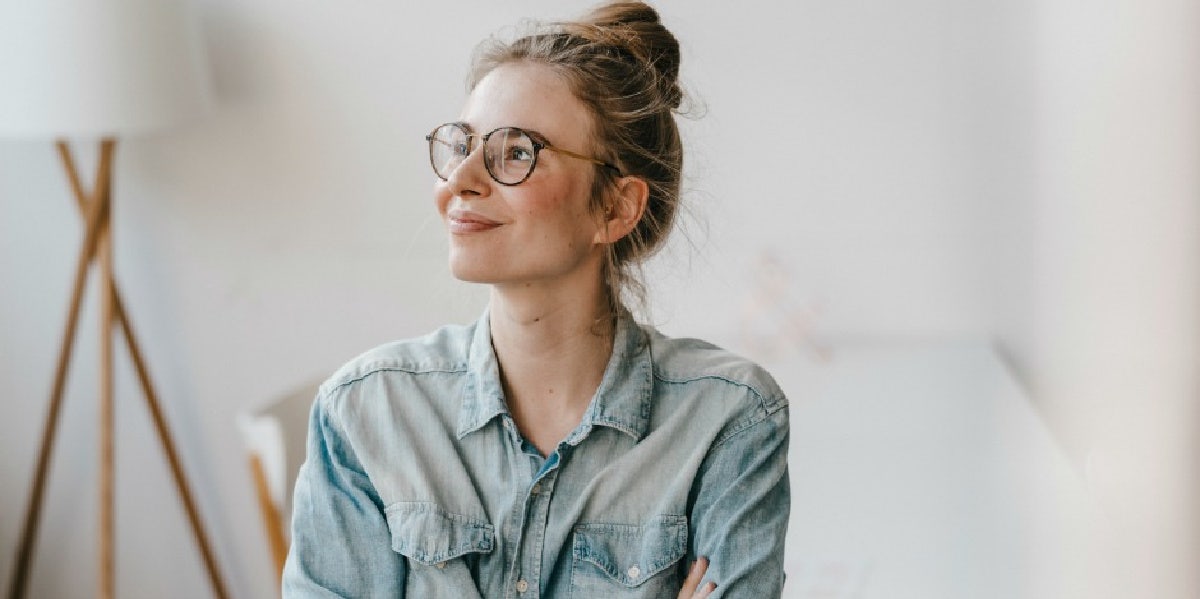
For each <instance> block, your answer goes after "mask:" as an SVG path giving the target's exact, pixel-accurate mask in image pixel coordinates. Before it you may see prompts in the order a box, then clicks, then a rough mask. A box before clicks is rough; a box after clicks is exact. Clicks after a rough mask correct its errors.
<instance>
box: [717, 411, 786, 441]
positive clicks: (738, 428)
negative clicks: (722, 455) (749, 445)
mask: <svg viewBox="0 0 1200 599" xmlns="http://www.w3.org/2000/svg"><path fill="white" fill-rule="evenodd" d="M785 407H786V406H785ZM780 409H782V408H780ZM778 411H779V409H776V410H774V411H772V412H766V413H764V414H762V417H760V418H754V417H751V418H744V419H742V420H741V421H739V422H737V423H735V425H734V426H733V428H732V429H731V430H729V431H728V432H726V433H725V434H723V435H721V436H719V437H717V438H716V439H715V440H713V443H712V446H711V449H716V448H718V447H720V446H721V445H724V444H725V442H726V441H729V440H730V439H732V438H734V437H736V436H738V435H739V434H741V433H743V432H745V431H747V430H749V429H751V428H754V427H755V426H757V425H760V424H762V423H764V422H766V421H768V420H770V419H771V417H772V416H774V415H775V413H776V412H778Z"/></svg>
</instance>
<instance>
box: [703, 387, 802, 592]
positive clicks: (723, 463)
mask: <svg viewBox="0 0 1200 599" xmlns="http://www.w3.org/2000/svg"><path fill="white" fill-rule="evenodd" d="M735 426H740V427H741V428H738V429H735V430H733V431H732V432H729V433H726V434H725V436H723V437H721V438H719V440H718V441H717V442H716V443H715V444H714V445H713V447H712V448H711V449H710V450H709V454H708V456H707V457H706V458H705V460H704V463H703V464H702V465H701V467H700V471H699V472H698V473H697V486H696V487H695V488H696V491H695V497H696V499H695V502H694V503H693V507H692V534H693V536H692V538H693V545H692V547H693V549H694V551H695V552H696V556H702V557H707V558H708V560H709V566H708V572H707V573H706V574H705V577H704V580H705V581H712V582H715V583H716V584H717V590H716V592H715V593H713V594H712V595H711V597H712V599H717V598H720V597H726V598H734V597H738V598H741V597H754V598H761V597H779V596H780V595H781V593H782V592H783V578H784V575H783V545H784V539H785V537H786V536H787V525H788V516H789V514H790V512H791V492H790V489H789V486H788V468H787V454H788V433H789V424H788V409H787V406H786V403H781V405H779V407H778V408H777V409H776V410H775V411H774V412H771V413H763V415H762V417H761V419H759V420H757V421H755V422H752V423H747V422H742V423H740V424H738V425H735Z"/></svg>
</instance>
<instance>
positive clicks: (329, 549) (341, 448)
mask: <svg viewBox="0 0 1200 599" xmlns="http://www.w3.org/2000/svg"><path fill="white" fill-rule="evenodd" d="M326 400H327V398H326V397H324V396H323V395H319V396H318V397H317V401H316V402H315V403H314V404H313V409H312V413H311V415H310V417H309V430H308V444H307V450H306V452H307V455H306V458H305V461H304V464H303V465H302V466H301V467H300V473H299V476H298V477H297V480H296V490H295V494H294V495H293V499H292V544H291V548H290V550H289V552H288V557H287V562H286V564H285V566H284V570H283V596H284V597H285V598H308V597H398V598H401V599H403V597H404V581H405V577H406V576H407V566H406V564H405V562H404V558H403V557H402V556H401V555H400V554H398V553H396V552H394V551H392V548H391V534H390V532H389V530H388V526H387V520H386V518H385V516H384V512H383V506H382V502H381V500H380V498H379V495H378V493H377V492H376V491H375V487H374V486H373V485H372V484H371V481H370V479H369V478H368V477H367V475H366V473H365V472H364V470H363V466H362V464H361V463H360V462H359V460H358V458H357V457H356V456H355V453H354V449H353V448H352V447H351V444H350V443H349V441H348V440H347V439H346V435H345V432H344V430H343V429H342V428H341V426H340V425H339V423H338V422H337V420H336V414H331V413H330V410H329V405H328V402H327V401H326Z"/></svg>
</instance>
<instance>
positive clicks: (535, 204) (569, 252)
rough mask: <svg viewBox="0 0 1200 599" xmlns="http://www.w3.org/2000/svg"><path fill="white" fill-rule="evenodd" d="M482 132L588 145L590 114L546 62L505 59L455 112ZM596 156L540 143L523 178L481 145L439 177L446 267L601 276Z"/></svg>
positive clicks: (527, 279) (469, 272)
mask: <svg viewBox="0 0 1200 599" xmlns="http://www.w3.org/2000/svg"><path fill="white" fill-rule="evenodd" d="M459 120H460V121H461V122H462V123H464V124H465V125H466V126H467V127H468V128H469V130H470V131H471V132H472V133H473V134H475V135H477V136H482V135H484V134H486V133H488V132H490V131H492V130H493V129H496V128H498V127H519V128H521V129H525V130H527V131H532V132H536V133H538V134H540V135H541V136H542V137H543V138H544V139H545V140H546V141H547V142H548V143H550V144H552V145H554V146H556V147H560V148H563V149H565V150H568V151H572V152H577V153H580V154H584V155H591V154H592V152H591V144H590V139H589V136H590V131H591V117H590V115H589V114H588V111H587V109H586V107H585V106H584V105H583V104H582V103H581V102H580V101H579V100H578V99H577V98H576V97H575V95H574V94H573V93H572V92H571V90H570V89H569V88H568V87H567V85H566V83H565V82H563V81H562V80H561V79H559V77H558V76H557V75H556V74H555V73H554V72H553V71H552V70H551V69H549V68H548V67H545V66H542V65H534V64H524V63H519V64H508V65H503V66H500V67H498V68H496V69H495V70H493V71H492V72H490V73H488V74H487V75H486V76H485V77H484V78H483V80H481V81H480V82H479V84H478V85H476V86H475V90H474V91H473V92H472V93H471V96H470V97H469V98H468V99H467V103H466V106H465V107H464V108H463V111H462V114H461V117H460V119H459ZM593 170H594V166H593V165H592V164H591V163H589V162H587V161H586V160H579V159H577V158H572V157H569V156H565V155H562V154H559V153H557V152H555V151H553V150H542V151H541V152H540V153H539V154H538V157H537V166H536V167H535V168H534V170H533V173H532V174H531V175H530V176H529V178H528V179H526V180H525V181H524V182H523V183H521V184H519V185H515V186H506V185H501V184H499V183H497V182H496V181H495V180H493V179H492V178H491V176H490V175H488V172H487V169H486V167H485V166H484V162H483V151H482V148H480V147H479V146H478V141H477V142H476V146H475V149H474V151H473V152H472V153H471V154H470V155H469V156H468V157H467V158H466V160H464V161H463V162H462V164H460V165H459V166H458V167H457V168H455V169H454V170H453V171H452V172H450V173H448V174H447V180H446V181H441V180H439V181H438V182H437V184H436V185H435V187H434V199H435V201H436V202H437V208H438V212H439V213H440V214H441V215H442V220H443V221H444V222H445V224H446V228H447V231H448V232H449V235H450V270H451V271H452V272H453V273H454V276H455V277H457V278H459V279H462V280H464V281H473V282H479V283H491V284H494V285H512V284H516V285H524V286H530V285H545V284H551V285H553V284H560V283H564V282H568V283H569V282H570V281H589V280H592V281H594V280H598V278H599V273H600V265H601V259H602V256H603V253H602V252H603V247H602V245H601V243H600V241H601V239H602V237H601V235H600V228H601V221H600V220H598V219H597V218H595V216H594V215H592V214H591V212H590V210H589V196H590V192H591V186H592V177H593Z"/></svg>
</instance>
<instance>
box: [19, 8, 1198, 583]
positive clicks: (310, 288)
mask: <svg viewBox="0 0 1200 599" xmlns="http://www.w3.org/2000/svg"><path fill="white" fill-rule="evenodd" d="M590 4H591V3H590V2H586V1H578V0H571V1H569V2H567V1H561V2H549V1H544V0H541V1H535V0H513V1H510V2H505V3H494V2H481V1H478V0H460V1H459V2H453V3H436V2H381V1H376V0H363V1H360V2H354V3H336V4H335V3H325V2H311V1H307V0H301V1H290V2H282V1H278V0H256V1H253V2H235V1H233V0H197V1H196V2H195V3H194V8H195V16H196V24H197V27H198V31H199V34H200V38H201V39H202V40H203V42H204V46H205V48H206V54H205V56H206V60H207V62H208V70H209V72H210V74H211V79H212V86H213V90H214V101H213V105H212V110H211V111H210V112H209V113H208V114H207V115H206V116H204V117H202V118H200V119H197V120H195V121H193V122H190V123H188V124H186V125H185V126H183V127H180V128H177V129H174V130H171V131H167V132H163V133H161V134H155V135H151V136H146V137H139V138H131V139H128V140H123V141H122V142H121V145H120V146H119V147H118V153H117V158H116V167H115V168H116V176H115V181H116V187H115V188H114V201H115V212H114V215H113V218H114V225H113V226H114V233H113V235H114V243H115V251H116V263H117V278H118V280H119V282H120V284H121V286H122V288H123V291H124V297H125V301H126V303H127V307H128V309H129V312H130V315H131V317H132V320H133V324H134V327H135V328H136V330H137V331H138V333H139V336H140V341H141V343H142V347H143V350H144V351H145V352H146V354H147V359H148V362H149V367H150V370H151V373H152V375H153V377H154V379H155V383H156V385H157V387H158V390H159V394H160V395H161V397H162V401H163V403H164V409H165V411H166V413H167V414H166V415H167V418H168V420H169V422H170V424H171V426H172V428H173V430H174V432H175V435H176V440H177V442H178V443H179V446H180V450H181V453H182V457H183V461H184V464H185V466H186V468H187V469H188V474H189V476H190V477H191V479H192V483H193V486H194V487H195V491H196V493H197V500H198V503H199V507H200V510H201V512H202V514H203V515H204V518H205V520H206V523H207V524H208V527H209V529H210V534H211V535H212V538H213V542H214V546H215V549H216V552H217V558H218V561H219V562H220V563H221V565H222V568H223V570H224V572H225V575H226V577H227V578H228V583H229V586H230V589H231V591H232V593H233V594H234V595H235V596H237V597H269V596H273V595H274V594H276V593H277V588H276V586H275V581H274V580H273V569H272V565H271V562H270V555H269V552H268V551H267V547H266V541H265V539H264V537H263V532H262V525H261V523H260V520H259V513H258V511H257V510H258V508H257V504H256V499H255V497H254V489H253V486H252V484H251V481H250V478H249V474H248V472H247V468H246V451H245V449H244V444H243V442H242V439H241V436H240V434H239V431H238V429H237V427H236V426H235V421H236V418H237V415H238V414H239V413H242V412H244V411H246V410H247V409H250V408H252V407H254V406H256V405H260V404H262V403H264V402H267V401H270V400H271V399H272V398H274V397H277V396H279V395H281V394H283V393H285V392H288V391H290V390H292V389H294V388H296V387H297V386H298V385H303V384H306V383H308V382H310V381H312V380H314V379H320V378H321V377H323V376H326V375H328V374H329V373H331V372H332V371H333V370H334V369H335V368H336V367H337V366H339V365H340V364H342V363H343V362H345V361H347V360H348V359H350V358H352V357H354V356H355V355H357V354H358V353H360V352H362V351H364V350H366V349H368V348H370V347H373V346H374V345H377V344H379V343H382V342H384V341H388V340H392V339H396V338H401V337H409V336H415V335H419V334H423V333H425V332H428V331H430V330H432V329H433V328H435V327H437V326H440V325H442V324H445V323H448V322H469V321H472V320H474V319H475V318H476V317H477V316H478V314H479V312H480V311H481V309H482V307H483V305H484V303H485V301H486V290H484V289H481V288H476V287H472V286H468V285H464V284H462V283H459V282H456V281H454V280H453V279H452V277H451V276H450V275H449V273H448V272H447V269H446V266H445V253H446V252H445V240H444V233H443V231H442V227H441V225H440V222H439V221H438V219H437V218H436V213H435V211H434V208H433V204H432V199H431V188H432V185H433V182H434V176H433V174H432V172H431V171H430V168H429V164H428V158H427V153H426V145H425V142H424V140H423V136H424V135H425V134H426V133H428V132H429V130H430V129H432V127H433V126H434V125H436V124H438V123H442V122H446V121H449V120H452V119H454V118H455V117H456V116H457V115H458V112H459V109H460V106H461V104H462V102H463V100H464V98H465V96H466V91H465V88H464V79H465V75H466V72H467V68H468V64H469V58H470V54H471V51H472V49H473V47H474V45H475V43H476V42H477V41H478V40H481V39H483V38H484V37H486V36H488V35H490V34H492V33H495V32H500V31H502V30H503V29H504V28H505V27H507V26H511V25H513V24H515V23H517V22H518V20H519V19H520V18H521V17H535V18H540V19H557V18H569V17H573V16H577V15H578V14H580V13H581V12H582V11H584V10H585V9H586V8H587V7H588V6H590ZM655 6H656V7H657V8H658V9H659V10H660V12H661V14H662V17H663V20H664V22H665V23H666V25H667V26H668V27H669V28H670V29H671V30H672V31H674V32H675V33H676V35H677V36H678V38H679V39H680V41H681V44H682V47H683V67H682V80H683V83H684V85H685V87H686V89H687V90H689V91H690V92H692V95H691V102H690V104H685V107H689V106H690V107H691V108H692V113H693V116H694V117H695V118H684V119H682V121H681V122H682V126H683V128H684V134H685V142H686V144H687V149H688V151H689V154H688V155H687V159H686V164H687V166H686V169H687V172H686V181H685V187H686V195H685V199H686V201H687V202H688V205H689V207H688V213H687V215H686V216H685V218H684V222H683V223H682V230H681V231H680V233H681V234H677V235H676V236H675V238H674V239H673V241H672V243H671V245H670V246H669V247H668V248H667V249H666V250H665V251H664V252H663V253H662V254H661V255H660V256H659V257H657V258H656V260H655V261H654V262H653V263H652V264H651V265H650V266H649V268H648V271H647V277H648V280H649V287H650V292H651V294H650V309H649V311H648V314H647V320H648V321H649V322H651V323H652V324H654V325H656V326H658V327H659V328H660V329H662V330H663V331H664V332H666V333H668V334H673V335H687V336H697V337H703V338H706V339H709V340H711V341H714V342H716V343H718V344H720V345H724V346H726V347H729V348H731V349H734V350H736V351H739V352H741V353H744V354H747V355H750V356H751V357H753V358H755V359H757V360H759V361H761V362H763V363H764V364H767V365H768V366H769V367H770V368H771V369H772V371H774V372H777V373H778V374H779V375H780V379H781V381H785V382H786V381H799V382H796V383H795V385H796V386H794V387H789V386H788V385H787V384H785V390H787V391H788V392H789V395H791V397H792V401H793V405H794V406H795V407H794V408H793V419H797V418H800V417H801V416H802V415H803V405H804V404H805V401H806V395H805V394H806V392H807V389H806V388H805V387H804V382H803V381H802V380H801V378H802V377H801V376H800V375H799V374H797V373H806V372H814V371H817V370H820V369H821V368H822V367H823V365H826V364H829V363H831V361H836V360H837V355H838V349H839V348H840V347H861V346H863V345H878V346H884V345H888V346H914V347H916V346H922V344H925V345H927V344H931V343H932V344H936V343H941V342H947V341H952V342H960V341H962V342H967V343H974V344H978V345H980V346H983V347H986V348H988V350H989V351H991V352H993V354H994V356H995V357H996V359H997V360H998V361H999V363H1001V364H1002V365H1003V366H1004V368H1005V371H1006V372H1007V373H1009V374H1010V375H1011V377H1012V380H1013V381H1015V384H1016V387H1017V388H1018V389H1019V392H1020V397H1022V398H1024V399H1025V400H1027V401H1028V403H1029V406H1030V407H1031V409H1032V412H1033V413H1034V414H1036V416H1037V418H1038V420H1039V422H1041V423H1043V424H1044V426H1045V429H1046V430H1047V431H1049V435H1050V438H1052V439H1053V444H1054V447H1055V448H1056V449H1055V450H1056V451H1058V452H1060V453H1061V456H1062V457H1063V460H1064V462H1065V463H1067V464H1069V468H1070V470H1071V472H1072V473H1073V474H1072V476H1077V477H1078V481H1079V482H1080V485H1081V487H1082V488H1083V489H1085V491H1086V494H1087V497H1088V502H1089V503H1090V504H1091V505H1093V507H1096V509H1097V511H1098V512H1099V513H1100V514H1101V516H1100V517H1099V518H1098V519H1097V521H1098V522H1099V526H1100V527H1101V530H1102V536H1103V537H1104V538H1105V539H1107V542H1109V543H1111V544H1112V545H1113V546H1114V547H1116V548H1118V549H1119V557H1117V558H1114V562H1113V563H1115V564H1117V565H1119V567H1115V566H1113V564H1108V566H1106V567H1096V568H1094V569H1091V570H1090V573H1089V576H1091V577H1092V582H1093V583H1094V584H1095V589H1099V590H1103V591H1107V592H1110V593H1111V594H1113V596H1130V597H1133V596H1137V597H1155V598H1158V599H1175V598H1179V599H1183V598H1185V597H1187V598H1190V597H1195V596H1196V593H1197V585H1196V578H1197V576H1198V575H1197V572H1196V570H1197V568H1196V564H1197V563H1200V562H1198V561H1197V558H1198V557H1200V555H1198V553H1197V551H1196V549H1197V544H1196V541H1197V536H1198V535H1197V532H1198V530H1200V529H1198V527H1197V525H1198V522H1197V518H1196V515H1197V514H1196V510H1195V506H1196V501H1197V498H1198V495H1197V492H1196V491H1197V477H1196V473H1197V468H1196V466H1197V459H1196V457H1197V444H1196V433H1197V430H1196V429H1197V424H1198V422H1200V420H1198V419H1197V417H1198V416H1200V414H1197V409H1196V408H1197V391H1198V384H1197V383H1198V378H1197V364H1198V362H1197V360H1198V358H1200V351H1198V344H1197V341H1198V339H1200V335H1198V333H1200V118H1198V115H1200V36H1197V34H1196V32H1197V29H1196V24H1197V23H1198V22H1200V5H1197V4H1196V3H1195V2H1190V1H1186V0H1107V1H1103V2H1082V1H1080V0H1038V1H1036V2H1035V1H1034V0H1015V1H1012V2H1002V3H996V2H983V1H977V0H967V1H963V0H903V1H899V2H897V1H882V0H848V1H843V2H834V3H827V2H826V3H819V2H807V1H800V2H766V1H759V0H742V1H740V2H713V3H696V2H686V1H683V0H662V1H660V2H657V3H655ZM0 93H3V91H0ZM78 141H79V142H82V143H76V144H75V149H76V151H77V152H79V157H80V158H81V167H82V171H83V172H84V173H91V172H92V170H93V169H94V167H95V158H96V155H95V152H94V144H93V143H92V142H93V141H94V140H78ZM78 240H79V225H78V219H77V216H76V214H75V209H74V206H73V204H72V201H71V198H70V191H69V188H68V186H67V184H66V180H65V178H64V177H63V175H62V170H61V165H60V164H59V162H58V159H57V156H56V155H55V152H54V147H53V144H51V143H49V142H44V141H43V142H35V141H13V140H0V387H2V388H3V389H4V393H3V398H2V399H0V405H2V406H3V407H4V409H5V411H4V417H3V418H0V557H2V558H4V560H3V563H2V564H0V568H2V569H0V583H4V584H7V580H8V577H9V576H10V574H11V573H10V571H9V569H10V561H11V560H10V558H11V555H12V554H13V552H14V549H13V547H14V546H15V544H16V542H17V537H18V535H19V529H20V523H21V519H22V517H23V516H22V514H23V510H24V506H25V501H26V494H27V489H28V486H29V477H30V476H31V472H32V469H33V463H34V460H35V454H36V448H37V443H38V439H39V436H40V432H41V425H42V420H43V415H44V413H45V409H46V399H45V398H46V397H47V395H48V393H49V386H50V382H51V378H52V373H53V368H54V360H55V355H56V352H57V346H58V340H59V335H60V331H61V328H62V326H63V321H64V315H65V313H66V306H67V299H68V295H69V286H70V283H71V280H70V273H71V268H72V264H73V260H74V258H75V253H76V252H77V247H78V243H79V241H78ZM95 298H96V295H95V292H94V290H93V291H91V292H90V293H89V295H88V296H87V302H86V303H85V310H84V313H83V320H82V321H81V327H82V328H81V333H80V339H79V341H78V345H79V348H78V351H79V352H80V353H78V354H77V355H76V357H75V360H74V367H73V370H72V374H71V382H70V385H69V387H68V393H67V396H66V405H65V408H64V412H63V415H62V422H61V429H60V437H61V439H60V441H59V446H58V448H57V449H56V452H55V460H54V463H53V466H52V470H51V478H50V487H49V489H48V493H49V495H48V500H47V503H46V507H45V511H44V512H43V514H44V515H43V518H44V523H43V525H42V531H41V534H40V538H39V541H38V550H37V557H36V559H35V567H34V570H33V578H32V586H31V587H30V588H31V596H34V597H76V596H84V595H87V594H89V593H90V589H91V588H92V587H93V578H94V575H95V574H94V566H93V563H94V562H95V559H94V555H95V541H94V539H95V535H96V518H95V509H94V508H93V505H94V503H95V502H94V500H93V497H94V493H95V492H94V488H95V484H96V483H95V481H96V474H95V468H94V466H93V463H94V459H93V457H92V456H93V454H94V449H93V447H94V445H95V432H94V429H95V426H94V423H95V420H96V407H95V404H96V402H95V401H94V396H95V391H94V389H95V386H96V374H95V367H94V365H95V364H96V360H97V357H96V354H97V349H96V348H97V343H96V342H95V328H96V325H95V324H94V323H95V318H96V309H95ZM781 323H782V324H781ZM118 355H119V356H120V359H119V361H118V378H117V396H118V422H117V427H118V439H119V449H118V466H117V468H118V481H119V482H118V495H117V521H118V545H117V547H118V555H119V562H118V563H119V566H118V568H119V577H118V588H119V589H120V596H122V597H161V596H172V597H206V596H210V591H209V587H208V586H207V579H206V577H205V575H204V571H203V568H202V565H201V562H200V561H199V558H198V557H197V554H196V551H195V549H194V545H193V542H192V540H191V537H190V535H189V531H188V529H187V526H186V520H185V519H184V516H183V512H182V510H181V508H180V507H179V504H178V502H177V500H176V497H175V494H174V490H173V489H172V488H171V486H170V479H169V474H168V471H167V469H166V466H165V462H164V460H163V459H162V458H161V454H160V453H159V451H158V446H157V440H156V439H155V437H154V435H153V431H152V429H151V427H150V422H149V419H148V417H147V416H146V413H145V411H144V410H143V409H142V407H141V405H140V404H141V399H140V398H139V397H138V395H137V385H136V382H135V379H134V377H133V376H132V370H131V369H130V368H129V364H128V361H127V358H126V357H125V356H124V354H121V353H119V354H118ZM961 400H962V401H964V402H970V401H971V400H972V398H971V397H962V398H961ZM936 424H937V425H938V426H939V427H950V428H953V427H955V426H957V423H956V421H953V420H947V421H944V422H939V423H936ZM801 441H802V440H801ZM796 442H797V441H796V440H794V441H793V443H796ZM802 484H803V481H799V480H793V485H794V486H802ZM793 532H795V531H793ZM1015 575H1019V574H1015ZM813 596H814V597H815V596H816V595H813ZM839 596H840V595H839ZM846 596H850V595H846ZM860 596H864V597H865V596H870V597H877V596H878V597H888V596H890V595H888V594H887V593H886V590H885V592H882V593H880V594H872V593H867V592H863V593H861V594H860ZM947 596H949V595H947ZM960 596H965V595H960ZM1078 596H1085V595H1084V594H1082V593H1081V594H1080V595H1078ZM1091 596H1095V595H1091Z"/></svg>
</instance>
